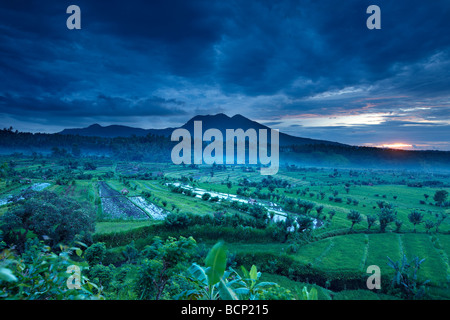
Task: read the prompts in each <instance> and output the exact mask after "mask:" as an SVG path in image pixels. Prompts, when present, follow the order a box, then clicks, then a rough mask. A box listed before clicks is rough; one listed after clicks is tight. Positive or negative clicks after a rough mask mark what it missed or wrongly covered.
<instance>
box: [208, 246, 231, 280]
mask: <svg viewBox="0 0 450 320" xmlns="http://www.w3.org/2000/svg"><path fill="white" fill-rule="evenodd" d="M205 264H206V267H207V269H206V275H207V276H208V283H209V286H213V285H215V284H216V283H218V282H219V281H220V279H221V278H222V277H223V274H224V272H225V269H226V265H227V252H226V250H225V247H224V244H223V242H218V243H217V244H216V245H214V247H212V249H211V250H210V251H209V253H208V255H207V256H206V259H205Z"/></svg>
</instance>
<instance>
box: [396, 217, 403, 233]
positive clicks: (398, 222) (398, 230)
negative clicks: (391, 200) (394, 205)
mask: <svg viewBox="0 0 450 320" xmlns="http://www.w3.org/2000/svg"><path fill="white" fill-rule="evenodd" d="M402 225H403V221H402V220H399V219H397V220H395V232H400V228H401V227H402Z"/></svg>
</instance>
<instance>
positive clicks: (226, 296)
mask: <svg viewBox="0 0 450 320" xmlns="http://www.w3.org/2000/svg"><path fill="white" fill-rule="evenodd" d="M219 281H220V282H219V295H220V298H221V299H222V300H238V297H237V295H236V293H235V292H234V291H233V289H231V288H230V287H229V286H228V285H227V284H226V283H225V281H224V280H223V279H220V280H219Z"/></svg>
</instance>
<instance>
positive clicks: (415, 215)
mask: <svg viewBox="0 0 450 320" xmlns="http://www.w3.org/2000/svg"><path fill="white" fill-rule="evenodd" d="M408 219H409V221H410V222H411V223H412V224H413V225H414V232H416V225H417V224H421V223H422V222H423V213H420V212H419V211H417V210H413V211H411V213H410V214H408Z"/></svg>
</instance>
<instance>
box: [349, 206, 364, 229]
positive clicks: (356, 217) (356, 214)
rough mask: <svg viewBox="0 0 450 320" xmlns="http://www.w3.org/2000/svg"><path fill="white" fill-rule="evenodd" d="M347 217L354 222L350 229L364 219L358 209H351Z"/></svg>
mask: <svg viewBox="0 0 450 320" xmlns="http://www.w3.org/2000/svg"><path fill="white" fill-rule="evenodd" d="M347 219H348V220H350V221H351V222H352V226H351V227H350V230H353V226H354V225H355V224H357V223H360V222H361V221H362V216H361V214H360V213H359V212H358V211H356V210H350V212H349V213H348V214H347Z"/></svg>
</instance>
